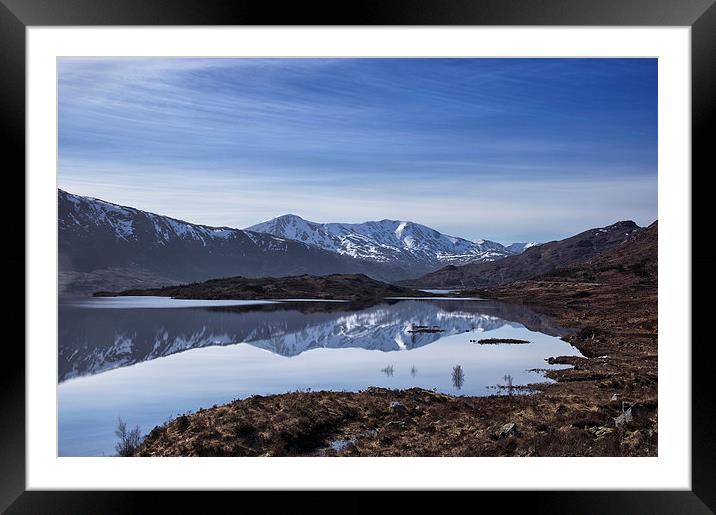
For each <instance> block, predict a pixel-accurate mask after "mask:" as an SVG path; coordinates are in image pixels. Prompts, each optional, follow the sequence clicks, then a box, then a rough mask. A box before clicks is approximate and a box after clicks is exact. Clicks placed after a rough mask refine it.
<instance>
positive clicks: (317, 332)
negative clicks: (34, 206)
mask: <svg viewBox="0 0 716 515" xmlns="http://www.w3.org/2000/svg"><path fill="white" fill-rule="evenodd" d="M86 306H87V303H86V302H84V303H83V304H82V307H78V306H76V305H74V304H73V303H72V302H68V303H61V304H60V317H59V360H58V364H59V371H58V372H59V380H60V382H62V381H65V380H67V379H70V378H73V377H77V376H84V375H93V374H97V373H100V372H104V371H107V370H111V369H114V368H118V367H123V366H128V365H133V364H136V363H141V362H143V361H148V360H152V359H156V358H159V357H163V356H169V355H171V354H175V353H178V352H182V351H186V350H189V349H196V348H201V347H208V346H215V345H220V346H224V345H233V344H237V343H247V344H249V345H252V346H254V347H258V348H261V349H265V350H268V351H270V352H272V353H274V354H278V355H281V356H287V357H291V356H296V355H298V354H301V353H303V352H306V351H309V350H311V349H317V348H331V349H340V348H362V349H368V350H378V351H384V352H390V351H400V350H410V349H415V348H418V347H422V346H424V345H428V344H431V343H433V342H435V341H437V340H439V339H440V338H443V337H445V336H449V335H453V334H457V333H463V332H466V331H478V332H485V331H491V330H494V329H497V328H500V327H502V326H505V325H512V326H525V327H527V328H528V329H531V330H536V331H539V332H542V333H545V334H549V335H552V336H560V335H563V334H565V332H564V330H562V329H560V328H558V327H556V326H554V325H552V324H551V323H550V321H549V319H548V318H546V317H543V316H541V315H538V314H536V313H534V312H532V311H530V310H529V309H527V308H524V307H521V306H512V305H506V304H501V303H496V302H491V301H479V302H476V301H440V300H430V301H425V300H401V301H387V302H383V303H379V304H375V305H370V306H365V305H363V306H360V305H352V304H348V303H331V302H287V303H278V304H264V305H249V306H224V307H196V308H181V309H151V308H137V309H108V308H104V309H91V308H90V309H88V308H87V307H86ZM414 326H437V327H439V328H440V329H441V330H442V331H441V332H410V331H411V329H412V328H413V327H414ZM414 374H415V372H413V375H414Z"/></svg>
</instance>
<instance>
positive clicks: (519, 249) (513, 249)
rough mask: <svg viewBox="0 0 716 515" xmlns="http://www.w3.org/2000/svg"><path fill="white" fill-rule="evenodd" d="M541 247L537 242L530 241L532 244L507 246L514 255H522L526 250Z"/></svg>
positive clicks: (523, 243)
mask: <svg viewBox="0 0 716 515" xmlns="http://www.w3.org/2000/svg"><path fill="white" fill-rule="evenodd" d="M537 245H539V243H537V242H536V241H530V242H527V243H525V242H522V243H511V244H509V245H507V247H506V248H507V250H509V251H510V252H512V253H513V254H522V253H523V252H524V251H525V250H527V249H528V248H530V247H536V246H537Z"/></svg>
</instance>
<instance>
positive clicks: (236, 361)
mask: <svg viewBox="0 0 716 515" xmlns="http://www.w3.org/2000/svg"><path fill="white" fill-rule="evenodd" d="M433 328H434V329H433ZM422 331H436V332H422ZM437 331H439V332H437ZM564 334H566V332H565V330H564V329H561V328H559V327H556V326H554V325H553V324H552V323H551V321H550V320H549V319H548V318H546V317H544V316H541V315H539V314H537V313H534V312H532V311H530V310H529V309H526V308H524V307H521V306H514V305H508V304H501V303H497V302H493V301H485V300H438V299H431V300H387V301H385V302H382V303H379V304H373V305H356V304H351V303H348V302H335V301H334V302H327V301H311V300H308V299H293V300H290V301H205V300H198V301H193V300H175V299H168V298H163V297H119V298H89V299H81V300H72V299H65V300H61V302H60V307H59V352H58V380H59V385H58V402H59V428H58V431H59V434H58V439H59V454H60V456H102V455H112V454H113V453H114V443H115V441H116V437H115V435H114V430H115V429H116V427H117V420H118V417H122V419H123V420H125V421H126V422H127V423H128V425H129V426H130V427H133V426H134V425H139V427H140V429H141V431H142V434H146V433H147V432H149V431H150V430H151V429H152V428H153V427H154V426H156V425H159V424H161V423H163V422H164V421H166V420H167V419H169V418H173V417H175V416H177V415H178V414H182V413H186V412H190V411H195V410H197V409H199V408H203V407H211V406H213V405H215V404H223V403H226V402H229V401H231V400H233V399H236V398H243V397H247V396H250V395H255V394H260V395H265V394H274V393H284V392H291V391H296V390H346V391H358V390H363V389H365V388H368V387H369V386H379V387H386V388H410V387H421V388H426V389H434V390H436V391H440V392H445V393H449V394H453V395H497V394H503V395H506V394H507V393H508V390H509V393H513V392H514V391H515V390H512V389H509V388H507V387H508V386H509V385H513V386H519V385H526V384H529V383H537V382H547V381H549V380H548V379H547V378H545V377H544V370H547V369H555V368H562V367H563V366H561V365H549V364H547V362H546V361H545V360H546V358H549V357H551V356H562V355H576V356H579V355H581V354H580V353H579V351H578V350H577V349H576V348H574V347H572V346H571V345H569V344H568V343H567V342H565V341H563V340H561V339H560V336H563V335H564ZM483 338H501V339H503V338H510V339H521V340H528V341H529V342H530V343H529V344H499V345H482V344H479V343H475V342H472V341H471V340H480V339H483ZM457 367H459V369H458V368H457Z"/></svg>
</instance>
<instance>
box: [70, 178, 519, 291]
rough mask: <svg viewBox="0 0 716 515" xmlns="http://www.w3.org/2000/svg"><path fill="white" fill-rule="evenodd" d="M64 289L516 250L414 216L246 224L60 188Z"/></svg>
mask: <svg viewBox="0 0 716 515" xmlns="http://www.w3.org/2000/svg"><path fill="white" fill-rule="evenodd" d="M58 239H59V271H60V274H59V275H60V292H61V293H65V294H86V293H92V292H94V291H98V290H102V289H105V290H124V289H128V288H149V287H160V286H167V285H172V284H178V283H185V282H192V281H203V280H206V279H211V278H219V277H231V276H244V277H266V276H275V277H285V276H294V275H302V274H311V275H327V274H366V275H368V276H369V277H372V278H374V279H378V280H381V281H387V282H393V281H396V280H400V279H406V278H410V277H416V276H419V275H421V274H424V273H426V272H430V271H432V270H435V269H436V268H439V267H440V266H442V265H443V264H445V263H466V262H475V261H486V260H492V259H499V258H502V257H504V256H508V255H513V254H514V251H512V250H508V249H507V248H506V247H504V246H503V245H500V244H499V243H496V242H489V241H485V240H479V241H477V242H470V241H468V240H465V239H462V238H456V237H453V236H446V235H443V234H441V233H439V232H438V231H435V230H433V229H430V228H429V227H425V226H423V225H419V224H415V223H413V222H399V221H392V220H382V221H380V222H366V223H364V224H316V223H314V222H308V221H306V220H303V219H301V218H300V217H298V216H295V215H286V216H283V217H279V218H276V219H274V220H271V221H269V222H264V223H261V224H257V225H255V226H252V227H249V228H248V229H244V230H241V229H235V228H231V227H211V226H206V225H199V224H192V223H189V222H185V221H183V220H177V219H175V218H171V217H168V216H162V215H158V214H154V213H150V212H146V211H142V210H139V209H135V208H132V207H126V206H120V205H117V204H112V203H110V202H106V201H103V200H100V199H95V198H91V197H83V196H80V195H74V194H71V193H68V192H66V191H63V190H58Z"/></svg>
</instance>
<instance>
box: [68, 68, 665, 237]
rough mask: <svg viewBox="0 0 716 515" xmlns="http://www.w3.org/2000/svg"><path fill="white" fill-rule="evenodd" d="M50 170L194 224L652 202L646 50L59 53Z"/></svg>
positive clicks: (551, 233)
mask: <svg viewBox="0 0 716 515" xmlns="http://www.w3.org/2000/svg"><path fill="white" fill-rule="evenodd" d="M58 138H59V140H58V141H59V186H60V188H63V189H66V190H68V191H70V192H72V193H78V194H81V195H89V196H94V197H98V198H103V199H105V200H109V201H111V202H116V203H119V204H124V205H130V206H133V207H137V208H140V209H145V210H148V211H153V212H157V213H160V214H165V215H170V216H173V217H176V218H180V219H184V220H187V221H190V222H195V223H204V224H209V225H228V226H232V227H246V226H249V225H252V224H254V223H257V222H260V221H263V220H266V219H268V218H271V217H274V216H278V215H281V214H285V213H295V214H298V215H301V216H303V217H304V218H306V219H309V220H314V221H322V222H329V221H330V222H362V221H366V220H380V219H383V218H394V219H402V220H412V221H415V222H418V223H422V224H425V225H428V226H431V227H434V228H436V229H438V230H440V231H441V232H445V233H447V234H452V235H455V236H461V237H465V238H469V239H477V238H485V239H491V240H495V241H500V242H505V243H509V242H512V241H525V240H536V241H549V240H553V239H560V238H563V237H566V236H570V235H572V234H575V233H577V232H580V231H582V230H585V229H588V228H591V227H596V226H603V225H607V224H610V223H612V222H615V221H617V220H624V219H632V220H634V221H636V222H637V223H639V224H640V225H646V224H649V223H651V222H652V221H654V220H655V219H656V217H657V61H656V60H655V59H186V58H175V59H168V58H161V59H159V58H158V59H123V58H102V59H84V58H65V59H61V60H60V61H59V136H58Z"/></svg>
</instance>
